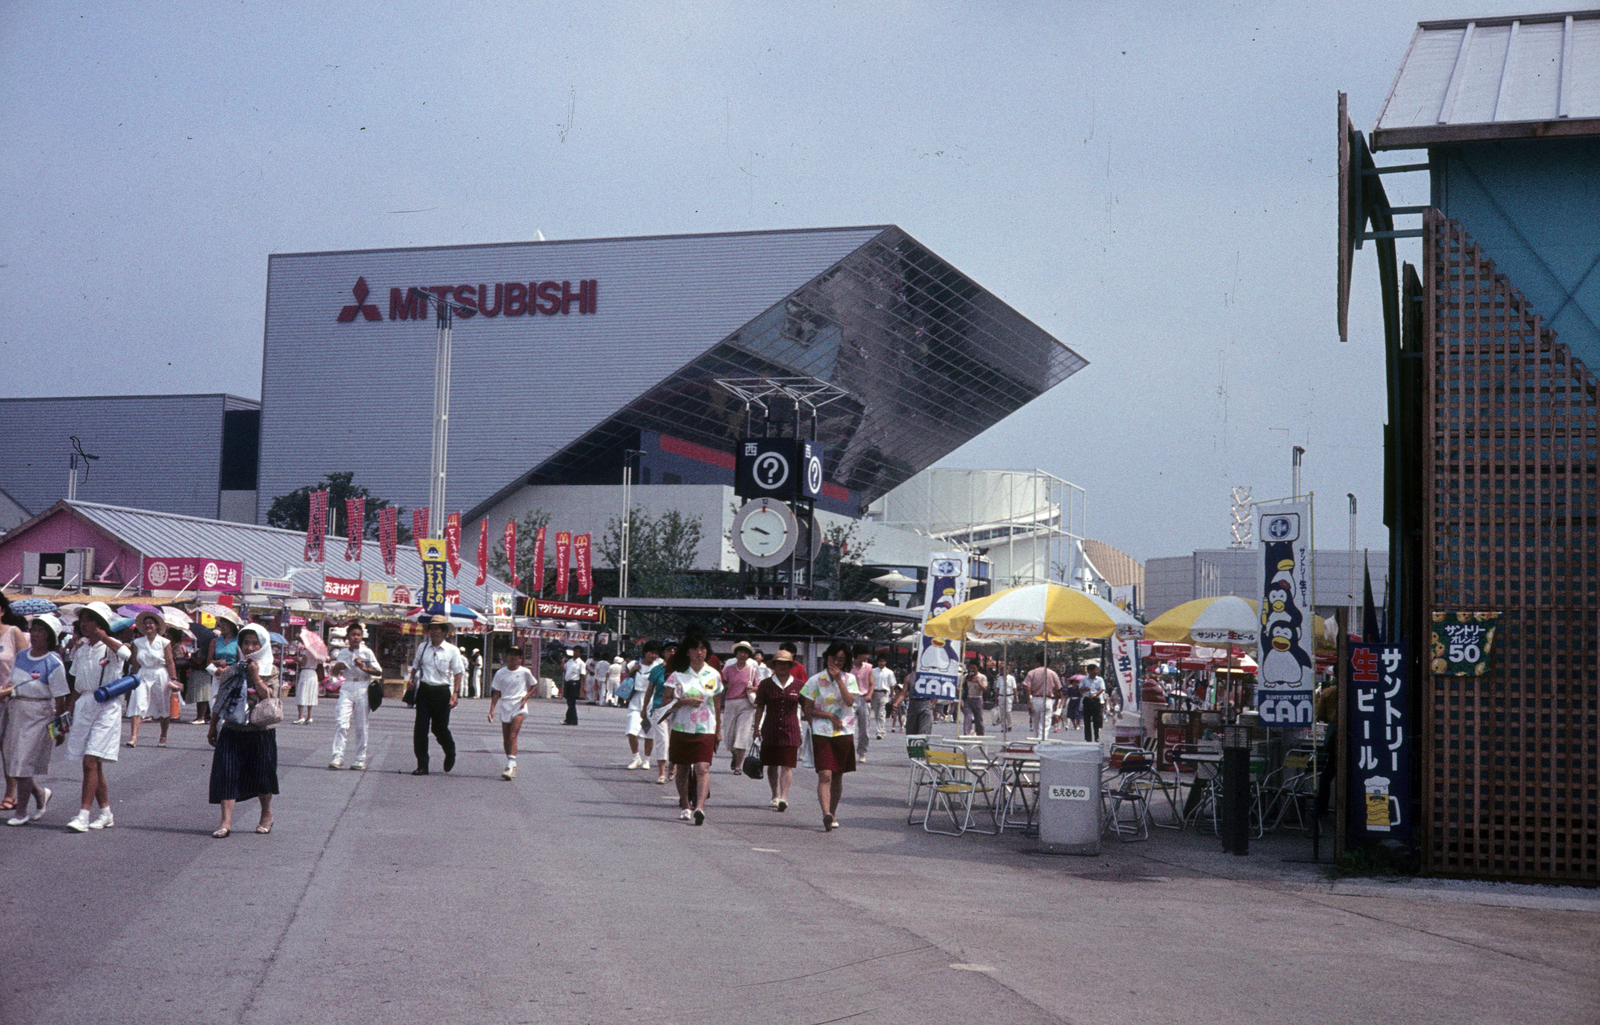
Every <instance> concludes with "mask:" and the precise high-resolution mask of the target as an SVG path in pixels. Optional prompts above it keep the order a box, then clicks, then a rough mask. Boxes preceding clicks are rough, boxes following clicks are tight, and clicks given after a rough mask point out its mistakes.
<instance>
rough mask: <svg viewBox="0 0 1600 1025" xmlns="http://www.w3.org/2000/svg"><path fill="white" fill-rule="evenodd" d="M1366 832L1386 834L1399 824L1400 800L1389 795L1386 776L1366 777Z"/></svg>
mask: <svg viewBox="0 0 1600 1025" xmlns="http://www.w3.org/2000/svg"><path fill="white" fill-rule="evenodd" d="M1366 788H1367V831H1368V832H1373V833H1379V832H1381V833H1387V832H1388V831H1389V830H1390V829H1392V828H1393V827H1395V826H1398V825H1399V824H1400V798H1398V797H1395V796H1394V795H1392V794H1390V793H1389V778H1388V777H1387V776H1368V777H1367V781H1366Z"/></svg>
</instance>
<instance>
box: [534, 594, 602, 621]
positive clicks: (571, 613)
mask: <svg viewBox="0 0 1600 1025" xmlns="http://www.w3.org/2000/svg"><path fill="white" fill-rule="evenodd" d="M533 614H534V615H535V616H537V617H538V618H540V619H582V620H587V621H588V622H591V623H598V622H600V606H598V605H583V604H580V603H578V602H570V601H545V600H543V599H542V598H541V599H538V600H536V601H535V602H534V603H533Z"/></svg>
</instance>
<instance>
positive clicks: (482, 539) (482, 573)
mask: <svg viewBox="0 0 1600 1025" xmlns="http://www.w3.org/2000/svg"><path fill="white" fill-rule="evenodd" d="M487 579H489V520H488V518H487V517H485V518H484V521H483V522H482V523H481V524H479V525H478V580H477V584H478V586H479V587H482V586H483V582H484V581H485V580H487Z"/></svg>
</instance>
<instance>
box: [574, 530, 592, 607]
mask: <svg viewBox="0 0 1600 1025" xmlns="http://www.w3.org/2000/svg"><path fill="white" fill-rule="evenodd" d="M572 568H573V569H574V570H576V571H577V573H578V593H579V594H580V595H583V594H589V593H590V592H591V591H593V590H594V573H593V572H591V570H590V566H589V535H588V534H579V535H578V536H576V537H574V538H573V539H572Z"/></svg>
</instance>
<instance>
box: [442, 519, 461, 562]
mask: <svg viewBox="0 0 1600 1025" xmlns="http://www.w3.org/2000/svg"><path fill="white" fill-rule="evenodd" d="M444 557H445V561H446V562H448V563H450V575H451V576H453V577H459V576H460V575H461V514H460V513H458V512H453V513H451V514H450V515H448V516H446V517H445V518H444Z"/></svg>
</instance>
